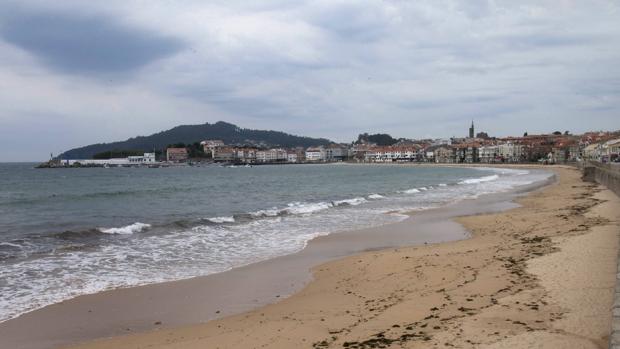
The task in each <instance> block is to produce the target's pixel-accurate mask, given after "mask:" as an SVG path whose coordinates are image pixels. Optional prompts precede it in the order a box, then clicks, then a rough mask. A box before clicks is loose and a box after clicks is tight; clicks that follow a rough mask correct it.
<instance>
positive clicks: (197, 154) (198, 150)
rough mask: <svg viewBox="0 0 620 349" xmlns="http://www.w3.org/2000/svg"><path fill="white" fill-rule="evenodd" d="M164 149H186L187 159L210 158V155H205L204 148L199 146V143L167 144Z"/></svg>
mask: <svg viewBox="0 0 620 349" xmlns="http://www.w3.org/2000/svg"><path fill="white" fill-rule="evenodd" d="M166 148H185V149H187V156H188V157H189V158H208V157H211V154H206V153H205V151H204V148H203V147H202V145H201V144H200V142H194V143H191V144H185V143H174V144H168V146H167V147H166Z"/></svg>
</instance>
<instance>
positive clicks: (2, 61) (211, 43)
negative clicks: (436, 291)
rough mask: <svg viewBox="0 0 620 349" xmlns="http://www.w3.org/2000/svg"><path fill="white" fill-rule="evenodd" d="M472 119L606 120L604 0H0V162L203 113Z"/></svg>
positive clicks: (297, 123)
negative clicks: (97, 0) (0, 151)
mask: <svg viewBox="0 0 620 349" xmlns="http://www.w3.org/2000/svg"><path fill="white" fill-rule="evenodd" d="M472 119H474V120H475V122H476V124H477V129H478V130H484V131H487V132H489V133H490V134H492V135H497V136H505V135H518V134H522V133H523V132H525V131H528V132H529V133H536V132H550V131H554V130H556V129H557V130H561V131H564V130H570V131H571V132H583V131H585V130H599V129H620V2H619V1H617V0H614V1H597V0H591V1H582V0H575V1H570V0H556V1H544V0H537V1H527V0H524V1H512V0H507V1H501V0H496V1H474V0H467V1H450V0H428V1H400V0H393V1H392V0H384V1H337V0H325V1H283V0H274V1H267V0H265V1H250V0H244V1H234V0H225V1H217V0H212V1H202V0H201V1H163V0H162V1H151V0H148V1H146V0H145V1H132V0H121V1H116V0H107V1H100V2H96V1H82V0H65V1H14V2H13V1H6V0H5V1H2V2H0V147H2V149H3V151H2V153H0V161H17V160H44V159H46V158H47V157H48V156H49V153H50V152H54V153H55V154H57V153H59V152H60V151H64V150H67V149H69V148H72V147H76V146H81V145H86V144H90V143H97V142H108V141H115V140H123V139H126V138H128V137H132V136H135V135H148V134H150V133H153V132H157V131H160V130H164V129H168V128H170V127H173V126H176V125H179V124H197V123H204V122H215V121H218V120H224V121H228V122H232V123H235V124H237V125H239V126H242V127H248V128H259V129H276V130H283V131H287V132H291V133H295V134H301V135H308V136H317V137H318V136H321V137H327V138H330V139H333V140H336V141H351V140H353V139H354V138H355V137H356V135H357V134H358V133H361V132H388V133H390V134H392V135H394V136H397V137H410V138H421V137H450V136H464V135H465V134H466V132H467V127H468V124H469V123H470V121H471V120H472Z"/></svg>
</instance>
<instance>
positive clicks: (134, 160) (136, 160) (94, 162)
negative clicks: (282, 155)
mask: <svg viewBox="0 0 620 349" xmlns="http://www.w3.org/2000/svg"><path fill="white" fill-rule="evenodd" d="M155 163H156V160H155V153H144V155H141V156H140V155H138V156H129V157H126V158H112V159H73V160H62V161H61V165H64V166H74V165H77V164H80V165H82V166H140V165H150V164H155Z"/></svg>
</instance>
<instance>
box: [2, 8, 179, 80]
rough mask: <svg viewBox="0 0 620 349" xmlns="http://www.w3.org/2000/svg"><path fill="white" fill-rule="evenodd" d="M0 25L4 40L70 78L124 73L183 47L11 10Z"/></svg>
mask: <svg viewBox="0 0 620 349" xmlns="http://www.w3.org/2000/svg"><path fill="white" fill-rule="evenodd" d="M5 10H6V9H5ZM0 21H1V22H0V36H2V38H4V40H6V41H7V42H9V43H11V44H13V45H15V46H18V47H20V48H21V49H23V50H25V51H27V52H29V53H31V54H33V55H34V56H36V57H37V58H39V59H41V60H42V61H43V62H44V63H45V64H46V65H47V66H48V67H50V68H52V69H54V70H58V71H62V72H66V73H73V74H100V73H127V72H131V71H132V70H135V69H138V68H140V67H142V66H144V65H146V64H149V63H151V62H153V61H155V60H158V59H161V58H163V57H166V56H168V55H171V54H173V53H175V52H177V51H179V50H180V49H182V48H183V47H184V44H183V42H182V41H180V40H178V39H174V38H167V37H162V36H158V35H156V34H153V33H151V32H147V31H144V30H141V29H137V28H130V27H128V26H125V25H123V24H121V23H118V22H116V21H114V20H113V19H110V18H105V17H92V16H76V15H72V14H69V13H66V12H33V11H27V10H23V9H12V10H11V11H10V12H5V15H4V16H0Z"/></svg>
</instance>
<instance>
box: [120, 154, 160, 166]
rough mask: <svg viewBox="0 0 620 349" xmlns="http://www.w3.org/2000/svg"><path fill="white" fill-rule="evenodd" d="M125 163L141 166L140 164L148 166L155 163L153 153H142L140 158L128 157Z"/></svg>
mask: <svg viewBox="0 0 620 349" xmlns="http://www.w3.org/2000/svg"><path fill="white" fill-rule="evenodd" d="M127 161H128V162H129V164H132V165H134V164H135V165H141V164H145V165H149V164H154V163H155V162H156V161H155V153H144V155H142V156H140V155H138V156H129V157H127Z"/></svg>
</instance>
